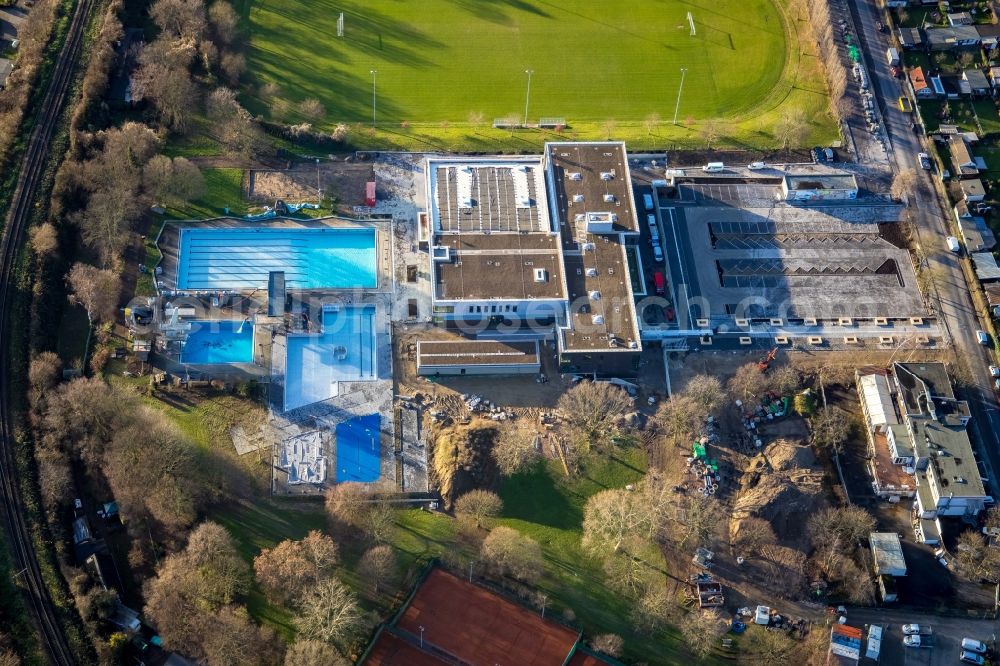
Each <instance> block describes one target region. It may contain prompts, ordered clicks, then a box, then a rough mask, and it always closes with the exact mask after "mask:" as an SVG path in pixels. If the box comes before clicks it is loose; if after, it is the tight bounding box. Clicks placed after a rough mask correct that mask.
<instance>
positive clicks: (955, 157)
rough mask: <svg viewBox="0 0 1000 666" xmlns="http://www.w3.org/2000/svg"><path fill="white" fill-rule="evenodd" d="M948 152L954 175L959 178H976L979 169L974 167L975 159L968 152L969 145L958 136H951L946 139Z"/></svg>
mask: <svg viewBox="0 0 1000 666" xmlns="http://www.w3.org/2000/svg"><path fill="white" fill-rule="evenodd" d="M948 152H949V153H951V163H952V166H953V167H954V172H953V173H954V174H955V175H956V176H960V177H963V178H964V177H967V176H978V175H979V169H978V168H977V167H976V158H975V157H973V156H972V152H971V151H970V150H969V144H967V143H966V142H965V139H964V138H963V137H962V135H960V134H953V135H951V136H949V137H948Z"/></svg>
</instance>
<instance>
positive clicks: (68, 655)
mask: <svg viewBox="0 0 1000 666" xmlns="http://www.w3.org/2000/svg"><path fill="white" fill-rule="evenodd" d="M94 2H95V0H80V2H79V3H78V4H77V6H76V9H75V10H74V13H73V18H72V21H71V22H70V26H69V32H68V33H67V35H66V41H65V43H64V44H63V48H62V51H61V52H60V53H59V56H58V59H57V60H56V65H55V68H54V70H53V73H52V79H51V80H50V82H49V86H48V89H47V90H46V91H45V95H44V98H43V100H42V105H41V109H40V110H39V113H40V117H39V119H38V123H37V124H36V125H35V128H34V130H33V131H32V133H31V137H30V139H29V143H28V147H27V150H26V151H25V154H24V157H23V159H22V161H21V169H20V174H19V175H18V180H17V186H16V188H15V190H14V196H13V198H12V199H11V206H10V210H9V211H8V213H7V217H6V221H5V225H4V228H3V236H2V240H0V350H3V351H2V352H0V490H2V494H3V502H4V507H5V515H6V520H7V532H8V535H9V538H10V542H11V548H12V551H13V556H14V562H15V564H16V567H17V569H18V574H17V576H19V577H20V576H23V577H24V581H25V583H26V584H27V596H28V598H29V601H30V604H31V608H32V611H33V612H34V615H35V618H36V621H37V624H38V628H39V631H40V632H41V636H42V641H43V644H44V648H45V651H46V654H47V655H48V657H49V661H50V662H51V663H53V664H58V665H59V666H62V665H63V664H66V665H71V664H74V663H76V660H75V659H74V656H73V651H72V650H71V649H70V647H69V642H68V641H67V639H66V634H65V632H64V631H63V626H62V624H61V623H60V621H59V617H58V614H57V613H56V609H55V606H54V604H53V602H52V597H51V596H50V595H49V591H48V588H47V587H46V585H45V581H44V579H43V577H42V571H41V568H40V567H39V565H38V556H37V554H36V553H35V548H34V543H33V541H32V538H31V531H30V529H29V527H28V522H27V520H26V518H25V512H24V503H23V501H22V498H21V493H20V489H19V488H18V485H17V478H16V466H15V462H14V458H15V454H14V434H15V433H14V424H13V409H12V403H11V395H10V391H11V387H10V385H9V384H10V377H11V374H10V355H9V353H7V350H8V349H10V346H11V308H12V307H13V303H12V293H13V291H14V289H13V286H12V285H13V279H14V267H15V264H16V262H17V255H18V252H19V251H20V248H21V246H22V244H23V242H24V234H25V231H26V229H27V226H28V223H29V221H30V218H31V211H32V209H33V208H34V203H35V200H36V196H37V195H38V187H39V184H40V183H41V180H42V175H43V173H44V170H45V164H46V158H47V157H48V155H49V147H50V144H51V142H52V135H53V133H54V132H55V129H56V126H57V125H58V122H59V117H60V116H61V114H62V109H63V105H64V103H65V101H66V95H67V94H68V92H69V89H70V83H71V82H72V80H73V72H74V70H75V66H76V63H77V61H78V60H79V58H80V53H81V51H82V48H83V39H84V33H85V29H86V25H87V20H88V17H89V16H90V12H91V10H92V9H93V6H94Z"/></svg>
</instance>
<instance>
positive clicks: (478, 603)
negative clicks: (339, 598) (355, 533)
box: [365, 569, 579, 666]
mask: <svg viewBox="0 0 1000 666" xmlns="http://www.w3.org/2000/svg"><path fill="white" fill-rule="evenodd" d="M420 627H423V640H424V647H425V650H424V652H431V653H432V654H433V652H439V653H444V654H446V655H448V656H450V657H453V658H458V659H460V660H461V661H463V662H466V663H469V664H485V665H487V666H493V665H494V664H500V665H501V666H508V665H510V666H513V665H514V664H517V665H532V664H534V665H537V666H542V665H545V666H549V665H553V664H563V663H565V662H566V658H567V657H568V656H569V655H570V653H571V652H572V651H573V648H574V646H575V645H576V643H577V640H578V639H579V634H578V633H577V632H575V631H573V630H571V629H568V628H566V627H563V626H561V625H559V624H556V623H555V622H550V621H548V620H543V619H542V618H541V617H540V616H539V615H538V614H537V613H535V612H533V611H531V610H528V609H527V608H524V607H522V606H519V605H518V604H516V603H513V602H511V601H507V600H506V599H504V598H503V597H500V596H497V595H496V594H494V593H492V592H490V591H489V590H486V589H484V588H482V587H479V586H478V585H474V584H471V583H468V582H466V581H464V580H462V579H461V578H458V577H456V576H453V575H452V574H450V573H447V572H445V571H443V570H441V569H434V570H432V571H431V572H430V574H429V575H428V576H427V578H426V579H425V580H424V582H423V584H422V585H421V586H420V588H419V589H418V590H417V593H416V594H415V595H414V596H413V600H412V601H411V602H410V604H409V606H407V608H406V610H405V611H403V614H402V616H401V617H400V618H399V621H398V622H397V623H396V626H395V627H393V628H391V629H390V630H389V631H386V632H383V634H382V636H381V637H380V638H379V640H378V641H377V643H376V645H375V646H373V649H372V651H371V652H370V653H369V658H368V659H367V660H366V661H365V663H366V664H373V665H374V664H386V665H388V664H403V663H406V664H421V665H422V664H428V665H429V664H436V663H441V662H440V661H438V660H437V659H435V658H433V657H431V658H430V659H426V658H424V657H425V655H423V654H420V651H419V650H413V649H412V648H408V647H407V646H405V644H404V642H403V641H402V640H400V639H401V638H404V639H405V638H410V637H412V639H415V640H412V639H411V640H409V641H405V642H406V643H409V644H410V646H413V645H414V644H417V645H419V637H420V633H421V632H420ZM390 634H395V635H394V636H393V635H390ZM407 634H409V636H407ZM427 656H430V655H427Z"/></svg>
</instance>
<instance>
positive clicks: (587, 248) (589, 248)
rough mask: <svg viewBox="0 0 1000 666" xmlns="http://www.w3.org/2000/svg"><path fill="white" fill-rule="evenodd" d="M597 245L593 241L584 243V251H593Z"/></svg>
mask: <svg viewBox="0 0 1000 666" xmlns="http://www.w3.org/2000/svg"><path fill="white" fill-rule="evenodd" d="M595 247H596V246H595V245H594V244H593V243H584V244H583V251H584V252H593V251H594V248H595Z"/></svg>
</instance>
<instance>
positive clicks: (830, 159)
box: [823, 148, 837, 162]
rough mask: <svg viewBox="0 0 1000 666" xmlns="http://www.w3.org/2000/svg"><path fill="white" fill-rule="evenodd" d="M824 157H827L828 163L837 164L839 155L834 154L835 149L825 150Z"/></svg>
mask: <svg viewBox="0 0 1000 666" xmlns="http://www.w3.org/2000/svg"><path fill="white" fill-rule="evenodd" d="M823 156H824V157H826V161H827V162H836V161H837V155H836V154H835V153H834V152H833V148H824V149H823Z"/></svg>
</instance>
